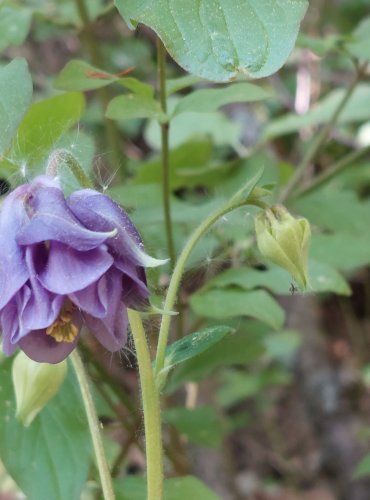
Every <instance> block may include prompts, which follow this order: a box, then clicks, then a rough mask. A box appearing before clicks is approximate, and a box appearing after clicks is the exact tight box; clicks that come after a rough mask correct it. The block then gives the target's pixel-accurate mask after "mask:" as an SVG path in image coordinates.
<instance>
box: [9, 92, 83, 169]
mask: <svg viewBox="0 0 370 500" xmlns="http://www.w3.org/2000/svg"><path fill="white" fill-rule="evenodd" d="M84 105H85V100H84V97H83V95H82V94H80V93H77V92H70V93H66V94H61V95H57V96H54V97H50V98H49V99H44V100H43V101H40V102H38V103H36V104H34V105H33V106H31V108H30V109H29V110H28V112H27V114H26V115H25V117H24V118H23V120H22V123H21V124H20V126H19V128H18V131H17V135H16V137H15V139H14V140H13V142H12V145H11V148H10V151H9V152H8V153H7V159H8V160H9V162H11V163H12V164H13V165H15V166H16V167H18V168H22V165H24V166H25V169H26V170H28V169H32V168H35V167H37V168H38V169H40V168H42V162H43V161H45V159H46V157H47V155H48V154H50V152H51V151H52V149H53V148H54V147H55V145H56V144H57V142H58V141H59V140H60V138H61V137H62V135H63V134H64V133H65V132H66V131H67V130H68V129H69V128H70V127H71V126H73V125H74V124H75V123H76V122H77V121H78V120H79V119H80V117H81V114H82V111H83V109H84ZM0 166H1V162H0ZM22 169H23V168H22Z"/></svg>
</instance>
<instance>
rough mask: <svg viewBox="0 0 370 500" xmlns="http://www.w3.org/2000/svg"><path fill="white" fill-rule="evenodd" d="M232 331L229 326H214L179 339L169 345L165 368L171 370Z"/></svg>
mask: <svg viewBox="0 0 370 500" xmlns="http://www.w3.org/2000/svg"><path fill="white" fill-rule="evenodd" d="M232 331H233V328H230V327H229V326H214V327H210V328H205V329H203V330H200V331H199V332H195V333H192V334H191V335H186V336H185V337H183V338H182V339H180V340H177V341H176V342H174V343H173V344H171V345H170V346H168V347H167V350H166V357H165V361H164V370H170V369H171V368H173V367H174V366H176V365H178V364H180V363H183V362H184V361H187V360H188V359H191V358H194V357H195V356H198V355H199V354H201V353H202V352H204V351H206V350H207V349H209V348H210V347H211V346H213V345H214V344H217V342H219V341H220V340H221V339H222V338H223V337H225V335H227V334H228V333H231V332H232Z"/></svg>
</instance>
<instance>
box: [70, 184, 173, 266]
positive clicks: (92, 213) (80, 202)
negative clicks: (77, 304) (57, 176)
mask: <svg viewBox="0 0 370 500" xmlns="http://www.w3.org/2000/svg"><path fill="white" fill-rule="evenodd" d="M67 204H68V206H69V208H70V209H71V210H72V212H73V213H74V215H75V216H76V217H77V218H78V219H79V220H80V221H81V222H82V224H83V225H84V226H86V227H87V228H89V229H95V230H97V231H112V230H114V229H117V230H118V234H117V235H116V236H115V237H114V238H111V239H110V240H107V242H106V243H107V245H108V246H109V248H110V249H112V250H113V251H114V253H115V254H116V255H118V256H120V257H124V258H125V259H127V260H129V261H130V262H131V263H133V264H136V265H142V266H149V267H150V266H157V265H160V264H162V263H163V262H164V261H159V260H157V259H153V258H152V257H149V255H147V254H146V253H145V252H144V247H143V243H142V240H141V237H140V235H139V233H138V232H137V230H136V228H135V226H134V224H133V223H132V222H131V219H130V218H129V216H128V215H127V214H126V212H125V211H124V210H122V208H121V207H120V206H119V205H117V204H116V203H115V202H114V201H113V200H111V199H110V198H109V197H108V196H105V195H103V194H100V193H98V192H97V191H94V190H93V189H82V190H80V191H75V192H74V193H72V194H71V196H69V198H68V199H67Z"/></svg>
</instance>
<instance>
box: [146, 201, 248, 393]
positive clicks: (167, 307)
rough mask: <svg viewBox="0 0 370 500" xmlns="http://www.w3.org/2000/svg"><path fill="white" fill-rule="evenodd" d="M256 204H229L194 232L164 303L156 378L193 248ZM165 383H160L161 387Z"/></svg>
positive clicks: (184, 250) (161, 365) (162, 361)
mask: <svg viewBox="0 0 370 500" xmlns="http://www.w3.org/2000/svg"><path fill="white" fill-rule="evenodd" d="M248 203H250V204H255V203H254V202H251V201H249V200H244V201H240V200H238V201H236V202H234V203H230V202H228V203H227V205H224V206H223V207H221V208H219V209H217V210H216V211H215V212H213V213H212V214H211V215H209V216H208V217H207V219H205V220H204V221H203V222H202V223H201V224H200V225H199V226H198V227H197V229H196V230H195V231H194V232H193V234H192V235H191V236H190V238H189V239H188V241H187V242H186V244H185V246H184V248H183V250H182V252H181V254H180V256H179V258H178V260H177V262H176V265H175V268H174V270H173V273H172V277H171V281H170V284H169V287H168V290H167V295H166V299H165V302H164V306H163V309H164V311H165V314H164V315H163V316H162V322H161V327H160V330H159V338H158V346H157V357H156V362H155V376H156V377H157V376H158V374H159V372H160V371H161V370H162V369H163V367H164V360H165V355H166V347H167V342H168V335H169V331H170V325H171V318H172V315H170V314H166V313H169V312H170V311H172V310H173V309H174V306H175V303H176V299H177V293H178V289H179V286H180V282H181V277H182V274H183V272H184V269H185V264H186V261H187V260H188V258H189V256H190V254H191V252H192V250H193V248H194V247H195V245H196V244H197V243H198V241H199V240H200V239H201V237H202V236H203V235H204V234H205V233H206V232H207V231H208V229H209V228H210V227H211V226H212V225H213V224H214V223H215V222H217V221H218V220H219V219H220V218H221V217H222V216H223V215H225V214H227V213H228V212H231V211H232V210H234V209H235V208H238V207H241V206H244V205H246V204H248ZM256 204H258V202H256ZM162 382H163V381H161V382H160V385H161V384H162Z"/></svg>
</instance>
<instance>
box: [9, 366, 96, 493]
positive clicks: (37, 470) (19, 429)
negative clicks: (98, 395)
mask: <svg viewBox="0 0 370 500" xmlns="http://www.w3.org/2000/svg"><path fill="white" fill-rule="evenodd" d="M11 362H12V360H11V359H6V360H4V361H2V362H1V363H0V393H1V397H0V455H1V460H2V461H3V463H4V465H5V467H6V469H7V471H8V472H9V474H10V475H11V476H12V477H13V478H14V480H15V482H16V483H17V485H18V486H19V487H20V488H21V489H22V490H23V492H24V493H25V494H26V496H27V499H28V500H50V499H51V498H52V499H53V500H64V499H66V498H69V499H70V500H79V498H80V493H81V490H82V487H83V485H84V483H85V481H86V479H87V474H88V470H89V462H90V455H91V442H90V436H89V431H88V425H87V422H86V418H85V411H84V408H83V405H82V401H81V395H80V393H79V388H78V384H77V382H76V379H75V377H74V374H73V372H72V370H69V373H68V376H67V378H66V380H65V382H64V384H63V385H62V387H61V389H60V390H59V392H58V394H57V395H56V396H55V397H54V398H53V399H52V400H51V401H50V402H49V403H48V404H47V406H46V407H45V408H44V409H43V410H42V411H41V413H40V414H39V415H38V416H37V417H36V418H35V420H34V421H33V422H32V424H31V425H30V426H29V427H23V425H21V424H20V423H19V422H18V421H17V420H16V419H15V398H14V394H13V387H12V382H11V375H10V370H11Z"/></svg>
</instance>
